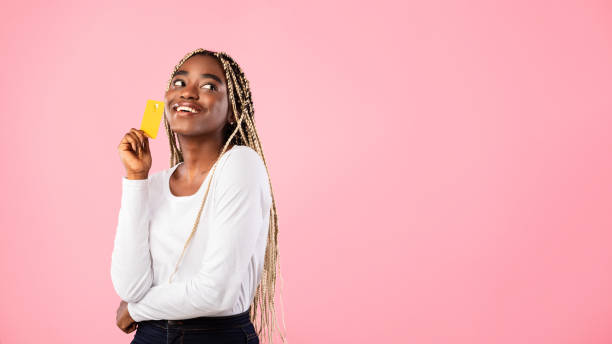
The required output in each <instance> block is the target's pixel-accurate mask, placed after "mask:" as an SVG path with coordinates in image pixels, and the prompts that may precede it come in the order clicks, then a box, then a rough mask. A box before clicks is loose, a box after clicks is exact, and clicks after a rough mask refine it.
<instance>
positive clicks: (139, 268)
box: [111, 177, 153, 302]
mask: <svg viewBox="0 0 612 344" xmlns="http://www.w3.org/2000/svg"><path fill="white" fill-rule="evenodd" d="M148 184H149V179H127V178H125V177H123V181H122V194H121V208H120V210H119V219H118V224H117V232H116V234H115V242H114V248H113V252H112V258H111V280H112V282H113V286H114V288H115V291H116V292H117V295H119V297H120V298H121V299H122V300H124V301H126V302H137V301H139V300H140V299H142V297H143V296H144V295H145V294H146V292H147V291H148V290H149V288H150V287H151V285H152V283H153V267H152V263H151V252H150V249H149V219H150V216H149V187H148V186H149V185H148Z"/></svg>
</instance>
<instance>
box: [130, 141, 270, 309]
mask: <svg viewBox="0 0 612 344" xmlns="http://www.w3.org/2000/svg"><path fill="white" fill-rule="evenodd" d="M233 154H236V156H231V157H229V158H230V159H228V161H227V163H226V164H225V166H224V167H223V170H222V171H218V172H217V173H219V174H218V183H217V185H216V187H215V194H214V198H213V199H214V203H213V204H214V206H213V215H212V216H213V217H212V219H211V226H212V227H211V228H210V234H209V237H208V240H207V246H206V253H205V255H204V257H203V260H202V266H201V268H200V270H199V271H198V273H197V275H196V276H194V277H193V278H191V279H189V280H187V281H173V282H172V283H170V284H169V283H166V284H161V285H156V286H154V287H152V288H151V289H149V291H148V293H147V294H146V295H145V296H144V297H143V298H142V299H141V300H140V301H138V302H135V303H134V302H132V303H128V311H129V313H130V315H131V316H132V318H133V319H134V320H135V321H143V320H159V319H168V320H178V319H189V318H195V317H201V316H214V315H218V314H220V313H224V312H227V311H228V310H231V309H232V308H233V306H234V305H235V304H236V302H237V300H238V297H239V293H240V288H241V284H242V281H243V277H244V276H245V275H246V273H247V269H248V266H249V262H250V260H251V258H252V256H253V254H254V253H255V246H256V242H257V239H258V237H259V235H260V231H261V230H266V232H267V228H265V223H268V222H267V221H268V220H269V216H270V206H271V196H270V189H269V184H268V178H267V172H266V169H265V165H264V164H263V161H262V160H261V158H260V157H259V155H258V154H257V152H255V151H254V150H240V151H236V152H234V153H233ZM217 173H215V174H217ZM173 268H174V267H173Z"/></svg>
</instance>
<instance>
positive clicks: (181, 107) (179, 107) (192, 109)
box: [172, 104, 201, 116]
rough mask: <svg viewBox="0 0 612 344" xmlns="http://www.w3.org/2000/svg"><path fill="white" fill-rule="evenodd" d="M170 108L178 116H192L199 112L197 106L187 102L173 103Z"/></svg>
mask: <svg viewBox="0 0 612 344" xmlns="http://www.w3.org/2000/svg"><path fill="white" fill-rule="evenodd" d="M172 108H173V109H174V111H175V112H176V113H177V114H178V115H180V116H193V115H197V114H199V113H200V112H201V111H200V108H199V107H197V106H194V105H187V104H174V106H173V107H172Z"/></svg>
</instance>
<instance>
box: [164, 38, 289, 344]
mask: <svg viewBox="0 0 612 344" xmlns="http://www.w3.org/2000/svg"><path fill="white" fill-rule="evenodd" d="M196 54H198V55H205V56H213V57H215V58H216V59H217V60H218V61H219V62H220V64H221V66H222V67H223V70H224V72H225V79H226V80H227V90H228V96H229V103H230V104H231V107H232V109H233V115H234V120H233V121H232V122H231V123H226V125H225V127H224V128H223V141H224V142H225V144H224V145H223V147H222V149H221V152H220V154H219V157H220V156H221V155H223V153H224V152H225V151H226V149H227V147H228V146H230V145H232V144H235V145H245V146H249V147H251V148H253V149H254V150H255V151H256V152H257V153H258V154H259V156H260V157H261V159H262V160H263V162H264V165H265V166H266V171H267V169H268V166H267V165H266V160H265V157H264V153H263V149H262V146H261V142H260V140H259V136H258V135H257V130H256V129H255V121H254V113H255V110H254V108H253V100H252V98H251V90H250V89H249V81H248V80H247V79H246V77H245V75H244V73H243V71H242V69H241V68H240V66H239V65H238V64H237V63H236V62H235V61H234V59H233V58H231V57H230V56H229V55H228V54H226V53H224V52H214V51H209V50H204V49H201V48H198V49H196V50H193V51H191V52H189V53H187V54H186V55H185V56H184V57H183V58H182V59H181V60H180V61H179V63H178V64H177V65H176V66H175V67H174V70H173V71H172V74H171V75H170V79H169V80H168V85H167V86H166V92H168V89H169V88H170V84H171V82H172V79H173V78H174V76H175V74H176V72H177V71H178V69H179V68H180V67H181V66H182V65H183V63H184V62H185V61H186V60H187V59H189V58H190V57H192V56H193V55H196ZM164 125H165V127H166V133H167V134H168V139H169V140H170V167H173V166H174V165H176V164H178V163H180V162H183V153H182V149H181V146H180V141H179V140H177V135H176V133H175V132H174V131H172V130H171V129H170V125H169V123H168V119H167V118H166V113H165V110H164ZM177 141H178V144H177ZM215 168H216V164H215V167H213V170H212V171H211V173H214V169H215ZM210 180H212V178H210V179H209V184H208V187H210ZM268 182H269V183H270V193H271V196H272V207H271V209H270V221H269V228H268V229H269V230H268V241H267V245H266V253H265V258H264V268H263V273H262V278H261V282H260V284H259V285H258V286H257V289H256V291H255V296H254V299H253V303H252V304H251V311H250V318H251V321H252V322H253V324H254V326H255V329H256V332H257V334H258V335H259V336H262V335H263V334H264V333H265V334H267V339H268V341H269V343H272V332H273V331H274V329H275V328H276V326H275V325H276V324H275V321H276V316H275V312H274V292H275V284H276V269H277V266H278V269H279V272H280V262H279V260H278V222H277V216H276V203H275V202H274V193H273V192H272V183H271V182H270V176H269V174H268ZM208 187H207V189H206V194H205V195H204V199H203V201H202V206H201V207H200V211H199V213H198V216H197V219H196V222H195V225H194V227H193V229H192V232H191V235H190V236H189V238H188V239H187V242H186V243H185V247H184V248H183V253H182V254H181V257H180V258H179V262H180V260H181V258H182V257H183V254H184V253H185V249H186V248H187V246H188V244H189V242H190V240H191V238H192V237H193V234H194V233H195V231H196V228H197V226H198V223H199V221H200V215H201V213H202V209H203V208H204V201H205V200H206V196H207V195H208ZM179 262H177V265H176V267H175V270H174V272H176V271H177V269H178V265H179ZM173 275H174V273H173ZM171 282H172V276H170V283H171ZM281 287H282V276H281ZM281 303H282V295H281ZM260 308H261V313H260V314H259V322H257V321H256V318H257V315H258V313H259V310H260ZM283 326H284V320H283ZM280 336H281V338H282V340H283V342H286V340H285V336H284V335H283V334H282V333H280ZM262 339H263V338H262Z"/></svg>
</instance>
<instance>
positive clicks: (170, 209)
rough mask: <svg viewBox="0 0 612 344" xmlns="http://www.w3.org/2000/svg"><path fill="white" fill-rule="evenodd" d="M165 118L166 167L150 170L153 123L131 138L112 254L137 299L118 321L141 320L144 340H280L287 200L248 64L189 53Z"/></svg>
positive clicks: (128, 326)
mask: <svg viewBox="0 0 612 344" xmlns="http://www.w3.org/2000/svg"><path fill="white" fill-rule="evenodd" d="M164 125H165V128H166V132H167V134H168V138H169V142H170V168H168V169H166V170H163V171H160V172H157V173H153V174H152V175H151V176H149V169H150V166H151V163H150V161H151V154H150V151H149V145H148V137H146V136H145V135H144V133H143V132H142V131H140V130H136V129H133V128H132V131H130V132H129V133H127V134H126V135H125V137H124V139H123V140H122V141H121V143H120V145H119V152H120V157H121V160H122V162H123V163H124V165H125V167H126V171H127V177H124V178H123V181H122V183H123V194H122V200H121V208H120V211H119V223H118V226H117V233H116V237H115V245H114V249H113V253H112V263H111V277H112V282H113V286H114V287H115V290H116V291H117V294H118V295H119V296H120V297H121V298H122V300H123V301H125V302H123V303H122V304H121V305H120V309H118V310H117V324H118V326H119V327H120V328H121V329H122V330H124V331H125V332H128V333H129V332H131V331H133V330H134V329H136V335H135V337H134V341H133V342H132V343H157V342H159V343H161V342H164V343H165V342H166V341H167V339H168V337H169V336H175V337H177V338H179V337H180V338H181V340H182V342H184V343H191V342H193V343H195V342H207V343H220V342H223V343H230V342H232V343H233V342H234V341H232V340H233V339H235V342H236V343H244V342H247V343H259V340H260V336H264V337H263V338H262V339H266V341H265V342H268V343H272V340H273V336H272V334H273V332H274V330H275V329H276V325H275V320H276V316H275V312H274V293H275V281H276V272H277V269H279V270H280V265H279V262H278V242H277V238H278V224H277V216H276V205H275V202H274V195H273V192H272V186H271V182H270V178H269V174H268V171H267V165H266V162H265V157H264V154H263V150H262V146H261V142H260V140H259V137H258V135H257V131H256V128H255V122H254V108H253V101H252V99H251V91H250V88H249V82H248V80H247V79H246V77H245V75H244V73H243V72H242V70H241V69H240V67H239V66H238V64H237V63H236V62H235V61H234V60H233V59H232V58H231V57H230V56H228V55H227V54H225V53H222V52H212V51H208V50H204V49H196V50H194V51H192V52H190V53H188V54H187V55H185V57H183V59H182V60H181V61H180V62H179V63H178V64H177V65H176V66H175V68H174V70H173V72H172V74H171V76H170V79H169V80H168V85H167V87H166V92H165V109H164ZM209 191H210V196H208V194H209ZM200 220H202V221H200ZM179 252H180V254H179ZM281 281H282V279H281ZM281 286H282V284H281ZM281 299H282V298H281ZM256 324H257V326H256ZM283 325H284V324H283ZM280 335H281V338H282V340H283V342H284V341H285V336H284V335H283V334H282V333H281V334H280ZM232 338H233V339H232ZM156 340H159V341H156Z"/></svg>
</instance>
